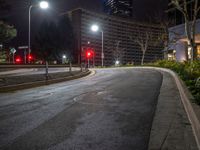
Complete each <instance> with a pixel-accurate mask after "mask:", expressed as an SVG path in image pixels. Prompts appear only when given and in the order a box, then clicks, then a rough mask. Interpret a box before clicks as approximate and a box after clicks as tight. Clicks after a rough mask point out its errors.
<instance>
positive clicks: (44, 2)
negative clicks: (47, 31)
mask: <svg viewBox="0 0 200 150" xmlns="http://www.w3.org/2000/svg"><path fill="white" fill-rule="evenodd" d="M48 7H49V3H48V2H47V1H41V2H40V8H42V9H47V8H48Z"/></svg>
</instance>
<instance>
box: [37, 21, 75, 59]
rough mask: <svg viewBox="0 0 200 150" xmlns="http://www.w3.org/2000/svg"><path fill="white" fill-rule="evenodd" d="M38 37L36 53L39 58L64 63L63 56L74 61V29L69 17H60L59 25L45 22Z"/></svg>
mask: <svg viewBox="0 0 200 150" xmlns="http://www.w3.org/2000/svg"><path fill="white" fill-rule="evenodd" d="M38 33H39V34H38V35H37V36H36V47H37V49H39V51H38V50H37V51H35V53H36V54H37V56H39V57H40V58H42V59H45V60H56V61H58V62H61V61H62V56H63V54H65V55H68V59H70V60H71V59H72V55H71V51H72V50H73V41H74V38H73V37H74V36H73V29H72V26H71V24H70V20H69V19H68V18H67V17H60V18H59V20H58V23H57V24H56V23H55V22H52V21H47V20H45V21H44V22H43V23H42V24H41V26H40V29H39V32H38Z"/></svg>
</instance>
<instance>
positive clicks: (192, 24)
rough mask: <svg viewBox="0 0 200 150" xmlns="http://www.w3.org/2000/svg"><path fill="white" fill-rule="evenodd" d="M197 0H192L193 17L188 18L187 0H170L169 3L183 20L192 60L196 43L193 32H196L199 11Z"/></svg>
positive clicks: (199, 6) (194, 57)
mask: <svg viewBox="0 0 200 150" xmlns="http://www.w3.org/2000/svg"><path fill="white" fill-rule="evenodd" d="M198 2H199V0H192V3H193V10H191V11H193V17H192V18H191V19H190V15H189V11H188V7H187V6H188V0H171V3H170V5H173V6H174V7H175V8H176V9H177V10H179V11H180V12H181V13H182V14H183V16H184V20H185V33H186V36H187V39H188V42H189V45H190V46H191V49H192V58H191V59H192V61H193V60H194V59H196V51H195V50H196V43H195V33H196V21H197V17H198V14H199V11H200V5H199V3H198Z"/></svg>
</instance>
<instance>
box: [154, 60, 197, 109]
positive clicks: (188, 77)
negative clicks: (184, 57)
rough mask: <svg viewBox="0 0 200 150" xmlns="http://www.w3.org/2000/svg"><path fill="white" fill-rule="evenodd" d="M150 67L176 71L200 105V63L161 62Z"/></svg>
mask: <svg viewBox="0 0 200 150" xmlns="http://www.w3.org/2000/svg"><path fill="white" fill-rule="evenodd" d="M150 65H151V66H152V65H153V66H156V67H163V68H168V69H171V70H173V71H175V72H176V73H177V74H178V75H179V76H180V77H181V79H182V80H183V81H185V84H186V85H187V87H188V89H189V90H190V91H191V93H192V94H193V96H194V98H195V101H196V103H197V104H199V105H200V87H197V86H196V82H197V80H198V78H200V61H198V60H197V61H193V62H183V63H179V62H175V61H168V60H159V61H157V62H155V63H153V64H150Z"/></svg>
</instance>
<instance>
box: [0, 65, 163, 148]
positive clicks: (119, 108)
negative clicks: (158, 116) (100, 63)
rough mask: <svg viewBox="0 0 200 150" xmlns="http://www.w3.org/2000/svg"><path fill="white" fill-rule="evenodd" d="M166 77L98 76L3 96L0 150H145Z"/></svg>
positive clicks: (130, 72) (127, 72) (109, 72)
mask: <svg viewBox="0 0 200 150" xmlns="http://www.w3.org/2000/svg"><path fill="white" fill-rule="evenodd" d="M161 83H162V75H161V74H160V73H159V72H156V71H151V70H145V69H128V68H127V69H99V70H97V71H96V74H95V75H91V76H88V77H85V78H82V79H78V80H73V81H69V82H63V83H59V84H54V85H49V86H44V87H38V88H33V89H28V90H22V91H18V92H14V93H7V94H0V149H1V150H146V149H147V146H148V141H149V135H150V129H151V125H152V120H153V115H154V111H155V107H156V104H157V98H158V95H159V90H160V86H161Z"/></svg>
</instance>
